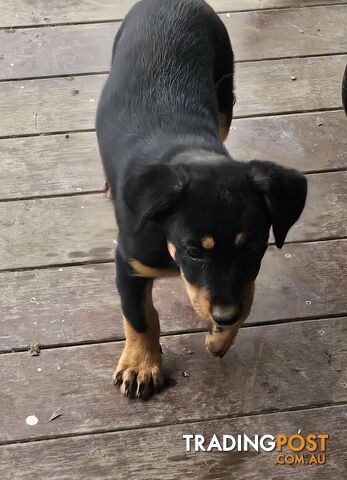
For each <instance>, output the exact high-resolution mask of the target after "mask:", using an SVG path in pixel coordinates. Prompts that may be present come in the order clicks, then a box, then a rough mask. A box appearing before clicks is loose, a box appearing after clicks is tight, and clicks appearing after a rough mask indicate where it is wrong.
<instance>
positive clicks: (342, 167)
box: [0, 0, 347, 480]
mask: <svg viewBox="0 0 347 480" xmlns="http://www.w3.org/2000/svg"><path fill="white" fill-rule="evenodd" d="M134 3H135V1H134V0H82V1H79V2H77V1H75V0H51V1H49V2H45V1H44V0H0V10H1V15H0V106H1V115H0V154H1V164H0V292H1V294H0V295H1V301H0V326H1V327H0V328H1V330H0V383H1V393H0V425H1V428H0V445H1V446H0V459H1V461H0V478H1V480H41V479H45V480H46V479H52V480H62V479H67V480H71V479H74V480H89V479H93V480H95V479H100V480H114V479H125V478H136V479H146V480H147V479H160V480H161V479H168V480H169V479H170V480H171V479H184V478H187V477H190V478H192V479H225V480H227V479H228V480H229V479H235V480H236V479H237V480H243V479H245V480H246V479H247V480H252V479H254V480H262V479H272V480H279V479H280V480H283V479H284V480H286V479H288V480H296V479H299V478H300V479H303V478H304V479H315V480H316V479H317V480H323V479H324V480H325V479H326V478H332V479H334V480H342V479H345V478H346V464H345V463H344V462H345V458H346V451H347V438H346V437H347V436H346V431H347V421H346V420H347V362H346V353H347V342H346V338H347V335H346V333H347V329H346V326H347V322H346V319H347V301H346V267H347V231H346V230H347V218H346V212H347V208H346V182H347V174H346V169H347V121H346V118H345V115H344V112H343V111H342V107H341V93H340V92H341V81H342V76H343V71H344V67H345V65H346V62H347V27H346V25H347V1H341V0H340V1H338V0H330V1H329V0H306V1H305V0H210V2H209V3H210V4H211V5H212V6H213V7H214V8H215V9H216V11H217V12H219V13H220V15H221V18H222V19H223V21H224V22H225V25H226V26H227V28H228V31H229V33H230V37H231V40H232V43H233V46H234V50H235V54H236V60H237V65H236V95H237V104H236V107H235V119H234V121H233V124H232V129H231V134H230V136H229V139H228V141H227V144H228V147H229V149H230V151H231V152H232V154H233V155H234V156H235V157H236V158H239V159H242V160H250V159H253V158H261V159H265V160H273V161H277V162H279V163H281V164H283V165H286V166H293V167H295V168H298V169H300V170H301V171H303V172H304V173H305V174H307V178H308V183H309V196H308V203H307V208H306V210H305V212H304V214H303V216H302V218H301V219H300V221H299V222H298V224H297V225H296V226H295V227H294V228H293V229H292V231H291V233H290V235H289V237H288V242H287V244H286V246H285V247H284V248H283V250H281V251H279V250H277V249H275V247H274V246H270V248H269V251H268V253H267V254H266V257H265V260H264V264H263V269H262V272H261V274H260V276H259V281H258V288H257V294H256V299H255V304H254V308H253V312H252V315H251V317H250V319H249V320H248V321H247V323H246V325H245V326H244V328H243V329H242V331H241V333H240V334H239V337H238V339H237V342H236V345H235V346H234V348H233V349H232V351H230V353H229V354H228V355H226V356H225V357H224V358H223V359H222V360H215V359H210V358H209V357H208V355H207V353H206V352H205V349H204V333H203V331H204V325H203V324H202V323H201V322H200V321H199V320H198V319H197V318H196V317H195V315H194V314H193V312H192V309H191V307H190V305H189V302H188V300H187V298H186V295H185V293H184V290H183V287H182V285H181V284H180V282H179V281H178V280H176V279H173V280H172V279H170V280H165V281H158V282H157V285H156V289H155V300H156V305H157V307H158V310H159V312H160V316H161V325H162V336H163V338H162V345H163V351H164V362H165V368H166V371H167V373H168V375H169V376H170V377H171V378H172V379H173V380H174V382H172V383H173V384H174V385H173V386H172V387H171V388H168V389H167V390H166V391H164V392H162V393H161V394H160V395H158V396H155V397H154V398H153V399H151V400H149V401H147V402H141V401H130V400H128V399H126V398H123V397H122V396H121V395H120V394H119V393H117V392H116V391H115V389H114V387H113V385H112V382H111V373H112V370H113V367H114V364H115V361H116V358H117V356H118V355H119V353H120V351H121V349H122V346H123V331H122V325H121V313H120V308H119V298H118V296H117V293H116V290H115V286H114V265H113V261H112V259H113V256H114V249H115V241H116V240H115V239H116V234H117V233H116V226H115V221H114V218H113V210H112V206H111V204H110V202H109V200H107V199H106V198H105V196H104V194H103V185H104V178H103V173H102V169H101V164H100V160H99V156H98V151H97V145H96V139H95V134H94V116H95V109H96V105H97V101H98V97H99V95H100V90H101V87H102V85H103V83H104V81H105V78H106V74H107V70H108V68H109V63H110V51H111V46H112V40H113V37H114V34H115V32H116V30H117V28H118V27H119V25H120V22H121V20H122V18H124V15H125V14H126V12H127V11H128V9H129V8H130V7H131V5H133V4H134ZM293 77H295V80H293V79H292V78H293ZM34 342H37V343H38V344H39V346H40V348H41V353H40V355H39V356H32V355H31V354H30V352H28V348H29V345H30V344H32V343H34ZM183 372H187V373H188V374H189V376H184V375H183V374H182V373H183ZM57 410H58V411H59V413H60V414H61V415H60V416H58V417H57V418H56V419H54V420H52V421H49V419H50V417H51V416H52V414H53V413H54V412H55V411H57ZM33 415H34V416H35V417H37V419H38V423H37V424H36V425H28V424H27V423H26V420H27V418H28V417H29V416H33ZM300 429H302V432H303V434H309V433H327V434H329V436H330V438H329V441H328V444H327V463H326V464H325V465H324V466H319V465H311V466H307V465H284V466H281V465H276V464H275V460H276V454H275V452H270V453H261V454H257V453H254V452H252V451H250V452H245V453H238V452H233V453H230V452H229V453H221V452H214V453H203V452H196V453H195V452H194V453H192V452H191V453H187V452H185V443H184V441H183V439H182V435H183V434H194V433H197V434H202V435H205V436H207V437H211V435H212V434H213V433H216V434H217V435H222V434H232V435H237V434H242V433H246V434H248V435H254V434H259V435H262V434H274V435H276V434H278V433H283V434H293V433H297V432H298V430H300Z"/></svg>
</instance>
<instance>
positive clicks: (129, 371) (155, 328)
mask: <svg viewBox="0 0 347 480" xmlns="http://www.w3.org/2000/svg"><path fill="white" fill-rule="evenodd" d="M116 265H117V287H118V291H119V294H120V297H121V302H122V310H123V319H124V330H125V337H126V341H125V347H124V350H123V353H122V355H121V357H120V359H119V362H118V365H117V368H116V370H115V372H114V374H113V377H112V378H113V381H114V383H115V385H117V386H119V388H120V390H121V392H122V393H123V394H124V395H126V396H128V397H132V398H133V397H139V398H146V397H148V396H149V395H151V394H152V393H154V392H156V391H158V390H160V388H161V387H162V386H163V383H164V376H163V373H162V367H161V364H162V361H161V351H160V343H159V335H160V327H159V318H158V312H157V311H156V309H155V308H154V305H153V301H152V287H153V280H152V279H148V278H139V277H134V276H132V272H131V269H130V267H129V265H128V264H127V263H126V262H125V261H124V260H123V259H122V258H121V256H120V254H119V253H118V252H117V258H116Z"/></svg>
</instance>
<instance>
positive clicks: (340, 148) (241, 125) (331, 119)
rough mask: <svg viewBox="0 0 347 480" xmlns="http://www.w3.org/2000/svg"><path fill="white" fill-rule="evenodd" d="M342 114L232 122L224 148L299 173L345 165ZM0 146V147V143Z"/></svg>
mask: <svg viewBox="0 0 347 480" xmlns="http://www.w3.org/2000/svg"><path fill="white" fill-rule="evenodd" d="M346 128H347V127H346V118H345V115H344V112H322V113H308V114H300V115H283V116H276V117H263V118H245V119H239V120H234V122H233V124H232V127H231V131H230V134H229V137H228V139H227V142H226V146H227V148H228V149H229V151H230V152H231V154H232V155H233V156H234V157H235V158H236V159H239V160H244V161H249V160H250V159H253V158H259V159H264V160H271V161H273V162H277V163H280V164H282V165H284V166H287V167H292V168H297V169H298V170H301V171H303V172H310V171H318V170H330V169H331V170H334V169H335V168H346V166H347V135H346ZM0 146H1V144H0Z"/></svg>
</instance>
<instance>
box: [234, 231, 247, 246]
mask: <svg viewBox="0 0 347 480" xmlns="http://www.w3.org/2000/svg"><path fill="white" fill-rule="evenodd" d="M245 239H246V235H245V233H244V232H240V233H238V234H237V235H236V237H235V241H234V243H235V246H236V247H242V245H243V244H244V243H245Z"/></svg>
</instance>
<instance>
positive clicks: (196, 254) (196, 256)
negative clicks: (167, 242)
mask: <svg viewBox="0 0 347 480" xmlns="http://www.w3.org/2000/svg"><path fill="white" fill-rule="evenodd" d="M187 253H188V256H189V257H190V258H191V259H192V260H201V258H202V254H201V250H200V249H199V248H196V247H190V248H188V251H187Z"/></svg>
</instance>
